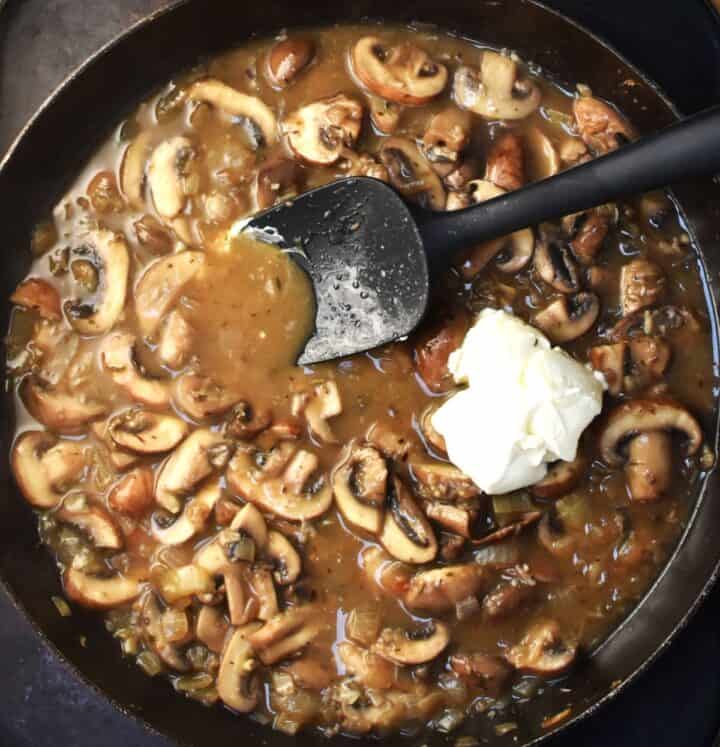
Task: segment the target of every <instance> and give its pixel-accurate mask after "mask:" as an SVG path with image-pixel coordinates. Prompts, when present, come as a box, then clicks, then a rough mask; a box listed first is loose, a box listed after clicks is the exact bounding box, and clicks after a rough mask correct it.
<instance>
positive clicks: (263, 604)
mask: <svg viewBox="0 0 720 747" xmlns="http://www.w3.org/2000/svg"><path fill="white" fill-rule="evenodd" d="M226 583H227V582H226ZM250 585H251V588H252V591H253V594H254V595H255V599H256V600H257V603H258V608H257V615H256V616H257V617H258V618H259V619H260V620H265V621H267V620H272V618H273V617H275V615H277V614H278V611H279V609H280V607H279V604H278V598H277V593H276V591H275V584H274V582H273V575H272V572H271V571H270V569H269V568H266V567H264V566H259V567H255V568H253V569H252V571H251V573H250Z"/></svg>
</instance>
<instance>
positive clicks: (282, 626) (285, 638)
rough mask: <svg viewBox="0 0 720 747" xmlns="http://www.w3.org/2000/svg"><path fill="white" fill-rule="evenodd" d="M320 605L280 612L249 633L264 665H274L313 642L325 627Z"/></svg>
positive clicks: (251, 641) (304, 606) (292, 608)
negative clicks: (319, 616) (318, 617)
mask: <svg viewBox="0 0 720 747" xmlns="http://www.w3.org/2000/svg"><path fill="white" fill-rule="evenodd" d="M317 612H318V610H317V607H316V606H314V605H312V604H306V605H302V606H299V607H290V608H288V609H287V610H285V611H284V612H279V613H278V614H276V615H275V616H274V617H273V618H272V619H270V620H268V621H267V622H266V623H265V624H264V625H263V626H262V627H261V628H259V629H258V630H257V631H255V632H254V633H252V634H251V635H250V636H249V641H250V643H251V645H252V646H253V648H254V649H255V650H256V651H257V652H258V656H259V657H260V660H261V661H262V662H263V664H266V665H269V664H274V663H275V662H276V661H280V660H281V659H285V658H287V657H289V656H291V655H292V654H294V653H296V652H297V651H300V650H302V649H303V648H305V646H307V645H308V644H309V643H311V642H312V641H313V640H314V639H315V638H316V637H317V636H318V635H319V633H320V631H321V630H322V624H321V623H320V622H319V621H318V620H317Z"/></svg>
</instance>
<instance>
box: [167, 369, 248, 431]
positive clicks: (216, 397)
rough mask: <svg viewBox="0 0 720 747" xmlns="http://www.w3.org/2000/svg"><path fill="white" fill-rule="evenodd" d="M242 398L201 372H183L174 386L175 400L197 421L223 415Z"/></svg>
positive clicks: (179, 406) (181, 408) (178, 405)
mask: <svg viewBox="0 0 720 747" xmlns="http://www.w3.org/2000/svg"><path fill="white" fill-rule="evenodd" d="M240 399H241V396H240V395H239V394H236V393H234V392H231V391H229V390H228V389H226V388H225V387H223V386H222V385H220V384H218V383H217V382H216V381H214V380H213V379H211V378H210V377H209V376H201V375H200V374H194V373H186V374H183V375H182V376H179V377H178V378H177V379H176V380H175V384H174V386H173V401H174V402H175V404H176V405H177V407H178V408H180V410H182V411H183V412H184V413H185V414H186V415H189V416H190V417H191V418H192V419H193V420H197V421H202V420H206V419H208V418H212V417H215V416H217V415H222V414H223V413H225V412H227V411H228V410H229V409H230V408H231V407H232V406H233V405H235V404H237V403H238V402H239V401H240Z"/></svg>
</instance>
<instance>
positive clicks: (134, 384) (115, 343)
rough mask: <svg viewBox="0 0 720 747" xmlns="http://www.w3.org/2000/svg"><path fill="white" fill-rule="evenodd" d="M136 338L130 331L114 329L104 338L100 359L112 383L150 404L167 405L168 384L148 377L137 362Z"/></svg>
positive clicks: (168, 397)
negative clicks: (116, 330) (114, 330)
mask: <svg viewBox="0 0 720 747" xmlns="http://www.w3.org/2000/svg"><path fill="white" fill-rule="evenodd" d="M136 344H137V340H136V338H135V335H133V334H131V333H130V332H114V333H113V334H111V335H110V336H109V337H106V338H105V339H104V340H103V343H102V345H101V347H100V360H101V362H102V366H103V368H104V369H105V370H106V371H107V372H108V373H109V374H110V376H111V378H112V380H113V382H114V383H115V385H116V386H117V387H118V388H120V389H122V390H123V391H124V392H125V393H126V394H128V395H129V396H130V397H131V398H132V399H133V400H134V401H135V402H142V403H143V404H145V405H150V406H152V407H166V406H167V405H168V404H169V403H170V388H169V386H168V382H167V381H163V380H161V379H150V378H148V377H147V376H145V375H144V374H143V372H142V371H141V369H140V368H139V366H138V364H137V359H136V355H135V345H136Z"/></svg>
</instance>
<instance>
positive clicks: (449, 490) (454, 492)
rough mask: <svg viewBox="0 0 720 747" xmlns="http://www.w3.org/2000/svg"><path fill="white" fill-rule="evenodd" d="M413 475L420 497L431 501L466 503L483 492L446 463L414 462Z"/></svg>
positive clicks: (455, 468)
mask: <svg viewBox="0 0 720 747" xmlns="http://www.w3.org/2000/svg"><path fill="white" fill-rule="evenodd" d="M410 469H411V471H412V475H413V477H414V478H415V480H416V481H417V491H418V494H419V495H420V496H422V497H423V498H427V499H430V500H441V501H450V502H454V501H459V500H462V501H466V500H468V499H470V498H475V497H476V496H478V495H480V493H481V490H480V488H478V486H477V485H475V483H474V482H473V481H472V479H471V478H470V477H468V476H467V475H466V474H465V473H464V472H463V471H462V470H460V469H458V468H457V467H455V466H454V465H452V464H446V463H444V462H412V463H411V464H410Z"/></svg>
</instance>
